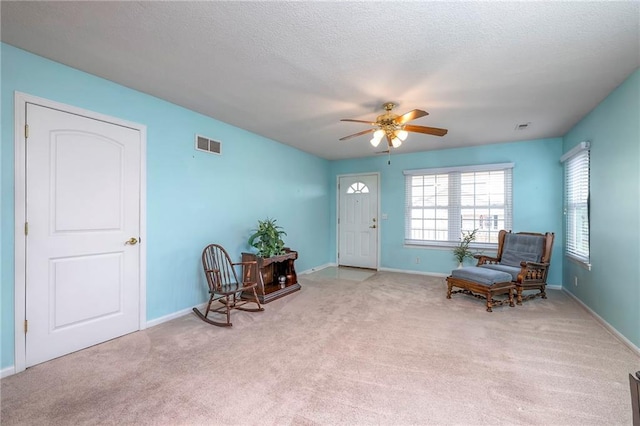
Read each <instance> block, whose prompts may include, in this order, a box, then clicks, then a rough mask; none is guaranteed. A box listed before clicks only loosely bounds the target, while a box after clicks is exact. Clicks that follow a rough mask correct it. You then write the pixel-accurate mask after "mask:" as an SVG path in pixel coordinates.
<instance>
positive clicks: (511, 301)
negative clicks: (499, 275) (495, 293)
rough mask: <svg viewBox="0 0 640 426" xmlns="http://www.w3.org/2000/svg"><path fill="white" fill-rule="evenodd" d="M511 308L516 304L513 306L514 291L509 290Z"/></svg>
mask: <svg viewBox="0 0 640 426" xmlns="http://www.w3.org/2000/svg"><path fill="white" fill-rule="evenodd" d="M509 306H511V307H512V308H513V306H514V304H513V289H511V288H510V289H509Z"/></svg>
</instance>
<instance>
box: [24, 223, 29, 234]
mask: <svg viewBox="0 0 640 426" xmlns="http://www.w3.org/2000/svg"><path fill="white" fill-rule="evenodd" d="M24 235H29V222H25V223H24Z"/></svg>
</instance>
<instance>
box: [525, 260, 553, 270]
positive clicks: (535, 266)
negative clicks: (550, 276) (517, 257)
mask: <svg viewBox="0 0 640 426" xmlns="http://www.w3.org/2000/svg"><path fill="white" fill-rule="evenodd" d="M530 266H533V267H534V268H548V267H549V264H548V263H540V262H524V261H522V262H520V267H521V268H528V267H530Z"/></svg>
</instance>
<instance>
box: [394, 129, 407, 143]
mask: <svg viewBox="0 0 640 426" xmlns="http://www.w3.org/2000/svg"><path fill="white" fill-rule="evenodd" d="M407 136H409V132H407V131H406V130H398V131H397V132H396V138H398V139H400V140H401V141H403V142H404V141H405V140H406V139H407Z"/></svg>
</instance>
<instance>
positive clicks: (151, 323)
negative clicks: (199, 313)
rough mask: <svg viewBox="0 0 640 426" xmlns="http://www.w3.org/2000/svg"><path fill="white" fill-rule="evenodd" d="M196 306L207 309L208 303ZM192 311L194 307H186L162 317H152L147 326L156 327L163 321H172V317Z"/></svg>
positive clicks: (178, 316)
mask: <svg viewBox="0 0 640 426" xmlns="http://www.w3.org/2000/svg"><path fill="white" fill-rule="evenodd" d="M196 308H198V309H201V310H205V309H207V304H206V303H202V304H200V305H198V306H196ZM191 312H193V308H186V309H182V310H180V311H177V312H174V313H172V314H169V315H165V316H163V317H160V318H156V319H152V320H150V321H147V327H154V326H156V325H160V324H162V323H163V322H167V321H171V320H172V319H176V318H180V317H182V316H185V315H188V314H190V313H191Z"/></svg>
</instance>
